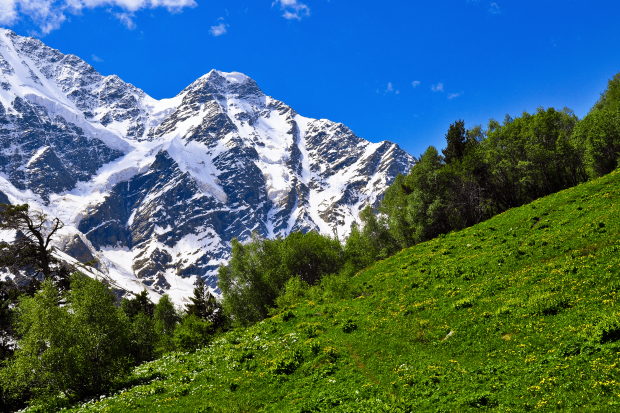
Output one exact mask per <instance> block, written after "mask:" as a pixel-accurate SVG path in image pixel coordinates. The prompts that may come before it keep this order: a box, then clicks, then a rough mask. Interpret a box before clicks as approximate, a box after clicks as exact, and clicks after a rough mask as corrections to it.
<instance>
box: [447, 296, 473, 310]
mask: <svg viewBox="0 0 620 413" xmlns="http://www.w3.org/2000/svg"><path fill="white" fill-rule="evenodd" d="M473 306H474V300H473V299H472V298H463V299H461V300H458V301H457V302H456V303H454V304H453V305H452V307H453V308H454V309H455V310H460V309H462V308H470V307H473Z"/></svg>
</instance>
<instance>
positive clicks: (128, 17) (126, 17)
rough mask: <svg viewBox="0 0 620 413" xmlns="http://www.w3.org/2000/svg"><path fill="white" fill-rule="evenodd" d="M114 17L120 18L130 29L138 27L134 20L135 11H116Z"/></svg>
mask: <svg viewBox="0 0 620 413" xmlns="http://www.w3.org/2000/svg"><path fill="white" fill-rule="evenodd" d="M114 17H116V18H117V19H118V20H120V22H121V23H123V24H124V25H125V27H127V28H128V29H129V30H133V29H135V28H136V23H134V21H133V17H134V16H133V13H114Z"/></svg>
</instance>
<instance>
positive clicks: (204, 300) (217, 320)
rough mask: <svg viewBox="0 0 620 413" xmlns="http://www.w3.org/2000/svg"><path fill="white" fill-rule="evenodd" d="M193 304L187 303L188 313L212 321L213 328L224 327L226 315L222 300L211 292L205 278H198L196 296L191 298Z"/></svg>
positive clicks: (205, 320)
mask: <svg viewBox="0 0 620 413" xmlns="http://www.w3.org/2000/svg"><path fill="white" fill-rule="evenodd" d="M189 299H190V300H191V302H192V303H191V304H189V305H187V306H186V308H187V314H188V315H190V314H193V315H195V316H196V317H198V318H199V319H201V320H202V321H204V322H208V323H211V330H218V329H221V328H224V327H225V325H226V317H225V316H224V311H223V309H222V305H221V304H220V302H219V301H218V300H217V299H216V298H215V296H213V294H211V291H209V286H208V285H207V283H205V281H204V279H202V278H201V279H200V280H198V285H196V287H195V288H194V296H193V297H190V298H189Z"/></svg>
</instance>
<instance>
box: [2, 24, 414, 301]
mask: <svg viewBox="0 0 620 413" xmlns="http://www.w3.org/2000/svg"><path fill="white" fill-rule="evenodd" d="M0 148H1V150H0V168H1V172H2V174H0V191H1V193H4V194H6V197H7V199H8V200H10V202H12V203H23V202H28V203H30V204H31V205H34V206H36V207H38V208H40V209H43V210H45V211H46V212H47V213H48V214H50V215H51V216H58V217H60V218H61V219H62V220H63V221H64V222H65V223H66V224H67V225H66V227H65V232H64V233H63V236H62V239H60V240H59V242H58V247H59V248H62V249H64V250H65V252H67V253H69V254H73V255H74V256H75V257H76V258H78V259H83V260H87V259H90V258H92V257H94V258H96V259H99V260H100V270H101V271H103V272H104V273H106V274H108V276H110V277H111V278H113V279H115V280H117V282H118V283H119V284H120V285H122V286H125V287H126V288H129V289H132V290H135V289H136V288H141V287H140V286H141V285H145V286H147V288H148V289H149V290H150V291H151V292H153V293H163V292H167V293H169V294H171V295H172V296H173V298H175V299H176V300H177V301H178V302H181V301H182V300H183V297H185V296H187V295H189V294H190V293H191V290H192V284H193V283H194V282H195V280H196V278H197V277H203V278H204V277H206V278H207V279H208V282H209V283H210V285H211V286H212V287H214V288H215V287H216V278H215V276H216V270H217V267H218V265H219V264H220V263H222V262H224V261H225V260H226V259H227V258H228V254H229V248H230V241H231V239H232V238H233V237H237V238H239V239H245V238H247V237H249V236H250V234H251V233H252V232H254V231H256V232H258V233H259V234H261V235H263V236H265V237H275V236H286V235H287V234H289V233H290V232H291V231H296V230H301V231H309V230H317V231H321V232H323V233H328V234H332V235H334V236H337V237H339V238H341V239H344V237H346V235H347V232H348V230H349V228H350V226H351V224H352V223H353V221H354V220H356V219H357V217H358V214H359V211H360V210H361V209H363V207H365V206H366V205H368V204H374V203H376V202H377V201H378V199H380V197H381V196H382V194H383V192H384V191H385V189H386V188H387V186H388V185H389V184H390V183H391V182H392V180H393V179H394V178H395V177H396V175H397V174H398V173H406V172H407V171H408V170H409V169H410V168H411V166H412V165H413V162H414V160H413V158H412V157H411V156H410V155H408V154H407V153H406V152H404V151H403V150H401V149H400V148H399V147H398V146H397V145H396V144H393V143H391V142H388V141H384V142H380V143H370V142H368V141H365V140H363V139H361V138H359V137H357V136H356V135H355V134H354V133H353V132H352V131H351V130H350V129H348V128H347V127H346V126H344V125H342V124H339V123H334V122H330V121H328V120H324V119H321V120H316V119H309V118H305V117H303V116H301V115H299V114H298V113H297V112H295V110H294V109H292V108H291V107H289V106H287V105H286V104H284V103H283V102H280V101H278V100H275V99H273V98H271V97H269V96H266V95H265V94H264V93H263V92H262V91H261V90H260V88H259V87H258V85H257V84H256V82H254V81H253V80H252V79H250V78H249V77H247V76H245V75H243V74H241V73H223V72H218V71H215V70H212V71H211V72H209V73H208V74H206V75H204V76H202V77H201V78H200V79H198V80H196V81H195V82H194V83H192V84H191V85H189V86H188V87H187V88H186V89H185V90H183V91H182V92H181V93H179V94H178V95H177V96H176V97H174V98H172V99H164V100H161V101H157V100H155V99H152V98H151V97H149V96H148V95H146V94H145V93H144V92H143V91H142V90H140V89H138V88H136V87H134V86H132V85H130V84H127V83H125V82H123V81H122V80H121V79H119V78H118V77H117V76H107V77H104V76H102V75H101V74H99V73H98V72H97V71H96V70H95V69H94V68H92V67H91V66H90V65H89V64H87V63H86V62H84V61H83V60H81V59H79V58H78V57H76V56H73V55H64V54H62V53H60V52H59V51H57V50H54V49H51V48H49V47H47V46H45V45H44V44H43V43H42V42H40V41H39V40H37V39H34V38H24V37H20V36H17V35H16V34H15V33H13V32H11V31H8V30H6V31H0ZM78 255H79V256H78Z"/></svg>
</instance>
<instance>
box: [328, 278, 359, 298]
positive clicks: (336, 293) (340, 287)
mask: <svg viewBox="0 0 620 413" xmlns="http://www.w3.org/2000/svg"><path fill="white" fill-rule="evenodd" d="M321 287H323V291H324V292H325V296H326V297H329V298H332V299H335V300H343V299H347V298H350V297H351V291H352V289H351V279H350V278H349V277H348V276H347V275H345V274H332V275H328V276H326V277H324V278H323V280H321Z"/></svg>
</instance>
